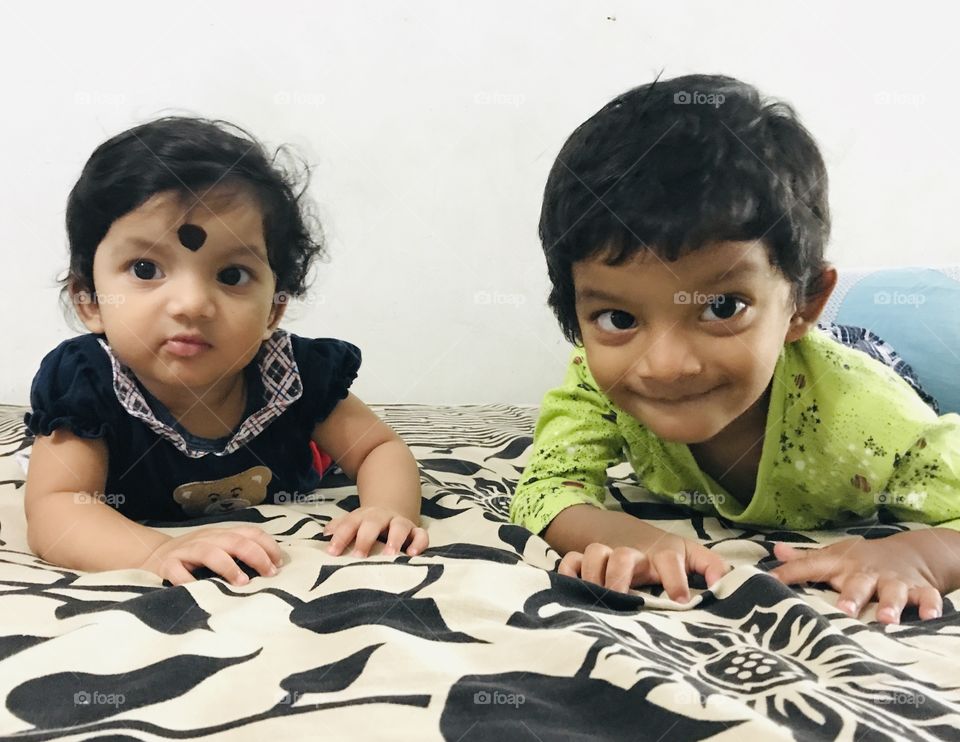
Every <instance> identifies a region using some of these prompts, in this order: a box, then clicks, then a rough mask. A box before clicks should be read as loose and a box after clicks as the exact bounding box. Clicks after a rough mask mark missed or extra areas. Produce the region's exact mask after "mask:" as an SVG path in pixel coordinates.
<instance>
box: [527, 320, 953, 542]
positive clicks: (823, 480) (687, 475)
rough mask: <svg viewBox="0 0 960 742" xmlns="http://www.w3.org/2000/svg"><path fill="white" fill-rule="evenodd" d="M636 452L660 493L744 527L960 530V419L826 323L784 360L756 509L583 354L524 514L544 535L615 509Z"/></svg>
mask: <svg viewBox="0 0 960 742" xmlns="http://www.w3.org/2000/svg"><path fill="white" fill-rule="evenodd" d="M623 461H629V462H630V464H631V466H632V467H633V470H634V471H635V472H636V475H637V479H638V480H639V483H640V485H641V486H642V487H643V488H645V489H647V490H648V491H649V492H651V493H653V494H654V495H658V496H660V497H663V498H665V499H667V500H671V501H673V502H675V503H678V504H683V505H687V506H689V507H692V508H693V509H695V510H699V511H700V512H703V513H706V514H709V515H719V516H721V517H723V518H726V519H727V520H729V521H732V522H734V523H743V524H751V525H754V526H759V527H770V528H788V529H792V530H804V529H820V528H830V527H838V526H842V525H845V524H849V523H853V522H856V521H860V520H863V519H865V518H871V517H873V516H875V515H876V513H877V511H878V510H880V509H885V510H887V511H889V512H890V513H891V514H892V515H893V517H894V518H896V519H897V520H901V521H911V522H920V523H930V524H940V525H945V526H948V527H951V528H957V529H960V415H956V414H949V415H943V416H941V417H937V415H936V413H934V412H933V411H932V410H931V409H930V408H929V407H927V405H926V404H924V402H923V401H922V400H921V399H920V398H919V397H918V396H917V394H916V393H915V392H914V391H913V389H911V388H910V386H909V385H908V384H907V383H906V382H905V381H903V379H901V378H900V377H899V376H898V375H897V374H896V373H894V372H893V371H892V370H890V369H889V368H887V367H886V366H884V365H883V364H882V363H880V362H878V361H875V360H874V359H872V358H870V357H869V356H867V355H866V354H864V353H862V352H860V351H857V350H853V349H850V348H847V347H845V346H842V345H840V344H839V343H837V342H835V341H834V340H832V339H830V338H829V337H827V336H826V335H824V334H823V333H822V332H820V331H819V330H812V331H811V332H809V333H807V335H806V336H804V337H803V338H802V339H800V340H798V341H796V342H794V343H790V344H787V345H785V346H784V349H783V351H782V352H781V354H780V358H779V359H778V361H777V365H776V369H775V371H774V374H773V380H772V382H771V390H770V403H769V409H768V412H767V423H766V434H765V436H764V440H763V452H762V455H761V458H760V465H759V469H758V471H757V484H756V490H755V492H754V495H753V497H752V498H751V499H750V501H749V502H748V503H747V504H746V505H744V504H743V503H741V502H740V501H739V500H737V498H735V497H733V496H732V495H730V494H729V493H728V492H727V491H726V490H724V488H723V487H722V486H720V485H719V484H717V483H716V482H715V481H714V480H713V479H712V478H711V477H710V476H709V475H708V474H706V473H705V472H703V471H701V469H700V467H699V466H698V465H697V462H696V460H695V459H694V457H693V454H692V453H691V452H690V449H689V448H688V447H687V445H686V444H684V443H671V442H668V441H664V440H661V439H660V438H658V437H657V436H655V435H654V434H653V433H651V432H650V431H649V430H647V429H646V428H645V427H644V426H643V425H642V424H641V423H640V422H638V421H637V420H636V419H635V418H633V417H631V416H630V415H629V414H627V413H626V412H624V411H623V410H621V409H619V408H618V407H616V406H615V405H614V404H613V403H612V402H611V401H610V400H609V399H608V398H607V397H606V395H604V394H603V393H602V392H601V391H600V390H599V386H598V385H597V382H596V381H595V380H594V378H593V376H592V375H591V373H590V370H589V369H588V368H587V362H586V356H585V354H584V351H583V349H582V348H579V349H577V350H576V351H575V352H574V355H573V361H572V363H571V364H570V367H569V369H568V370H567V376H566V379H565V380H564V383H563V385H562V386H560V387H558V388H556V389H554V390H552V391H550V392H548V393H547V395H546V397H545V398H544V401H543V405H542V407H541V411H540V419H539V420H538V422H537V428H536V432H535V435H534V447H533V453H532V454H531V457H530V461H529V463H528V464H527V467H526V469H525V470H524V472H523V475H522V477H521V478H520V482H519V484H518V485H517V491H516V493H515V494H514V497H513V500H512V502H511V505H510V517H511V520H512V521H513V522H514V523H519V524H520V525H523V526H526V527H527V528H529V529H530V530H531V531H533V532H534V533H541V532H542V531H543V530H544V529H545V528H546V527H547V526H548V525H549V524H550V522H551V521H552V520H553V519H554V518H555V517H556V516H557V514H558V513H560V511H562V510H564V509H565V508H568V507H570V506H571V505H579V504H581V503H587V504H590V505H596V506H598V507H602V506H603V503H604V500H605V498H606V494H607V492H606V481H607V469H608V468H609V467H611V466H613V465H615V464H619V463H622V462H623ZM950 521H952V522H950Z"/></svg>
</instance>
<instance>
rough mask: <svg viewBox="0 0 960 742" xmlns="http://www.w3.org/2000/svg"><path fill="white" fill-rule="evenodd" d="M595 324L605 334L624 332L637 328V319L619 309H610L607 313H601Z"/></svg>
mask: <svg viewBox="0 0 960 742" xmlns="http://www.w3.org/2000/svg"><path fill="white" fill-rule="evenodd" d="M594 322H596V323H597V326H598V327H599V328H600V329H601V330H603V331H604V332H624V331H625V330H632V329H633V328H634V327H636V326H637V318H636V317H634V316H633V315H632V314H630V313H629V312H622V311H620V310H619V309H608V310H607V311H606V312H600V314H598V315H597V316H596V318H595V319H594Z"/></svg>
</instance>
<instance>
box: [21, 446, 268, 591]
mask: <svg viewBox="0 0 960 742" xmlns="http://www.w3.org/2000/svg"><path fill="white" fill-rule="evenodd" d="M107 456H108V452H107V446H106V444H105V443H104V441H103V440H101V439H92V440H91V439H86V438H80V437H78V436H76V435H74V434H73V433H70V432H68V431H66V430H62V429H61V430H55V431H54V432H53V434H52V435H49V436H38V437H37V439H36V441H35V442H34V444H33V450H32V452H31V454H30V467H29V470H28V472H27V485H26V496H25V500H24V508H25V510H26V516H27V543H28V544H29V546H30V548H31V549H32V550H33V551H34V553H36V554H37V555H38V556H39V557H41V558H42V559H44V560H45V561H47V562H50V563H52V564H57V565H60V566H63V567H67V568H69V569H76V570H82V571H87V572H99V571H105V570H111V569H129V568H139V569H148V570H150V571H152V572H154V573H156V574H158V575H160V576H161V577H164V578H165V579H168V580H170V581H171V582H173V583H174V584H180V583H183V582H190V581H192V580H193V577H192V575H190V571H189V570H190V569H193V568H195V567H198V566H201V565H203V566H207V567H209V568H210V569H211V570H213V571H214V572H216V573H218V574H220V575H222V576H224V577H226V578H227V579H229V580H231V581H232V582H234V583H235V584H242V583H244V582H246V581H248V580H247V578H246V575H245V574H244V573H243V571H242V570H241V569H240V568H239V567H238V566H237V564H236V563H235V562H234V560H233V558H234V557H236V558H239V559H242V560H243V561H244V562H246V563H247V564H249V565H250V566H251V567H253V568H254V569H257V570H258V571H259V572H260V573H261V574H270V567H271V566H272V564H273V563H278V562H279V560H280V551H279V548H278V547H277V544H276V542H275V541H274V540H273V539H272V538H270V537H269V536H268V535H267V534H265V533H264V532H263V531H261V530H260V529H253V528H249V527H242V528H231V529H222V528H206V529H199V530H195V531H192V532H191V533H189V534H186V535H184V536H179V537H176V538H173V537H171V536H167V535H165V534H163V533H160V532H159V531H156V530H154V529H152V528H148V527H146V526H142V525H140V524H139V523H135V522H134V521H132V520H130V519H129V518H126V517H125V516H123V515H121V514H120V513H119V512H117V511H116V510H114V508H112V507H111V506H110V505H108V504H107V503H106V502H104V493H103V488H104V485H105V484H106V479H107ZM120 494H121V493H107V496H114V497H115V496H118V495H120Z"/></svg>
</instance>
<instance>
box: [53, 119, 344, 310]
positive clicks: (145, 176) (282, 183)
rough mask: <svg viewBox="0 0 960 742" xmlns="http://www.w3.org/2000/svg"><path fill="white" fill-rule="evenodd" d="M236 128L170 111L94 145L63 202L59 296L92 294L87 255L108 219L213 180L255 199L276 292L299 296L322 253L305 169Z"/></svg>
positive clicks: (195, 191) (194, 191)
mask: <svg viewBox="0 0 960 742" xmlns="http://www.w3.org/2000/svg"><path fill="white" fill-rule="evenodd" d="M283 153H285V150H284V149H283V148H280V149H278V150H277V151H276V152H275V153H274V155H273V156H272V157H271V156H269V155H268V154H267V151H266V149H265V148H264V146H263V145H262V144H261V143H260V142H258V141H257V140H256V139H255V138H254V137H252V136H251V135H250V134H248V133H247V132H245V131H244V130H243V129H241V128H239V127H237V126H234V125H233V124H230V123H228V122H225V121H212V120H207V119H202V118H194V117H187V116H169V117H165V118H160V119H156V120H154V121H150V122H148V123H145V124H142V125H140V126H136V127H134V128H132V129H128V130H127V131H124V132H122V133H120V134H117V135H116V136H114V137H112V138H111V139H108V140H107V141H106V142H104V143H103V144H101V145H100V146H99V147H97V148H96V149H95V150H94V152H93V154H92V155H91V156H90V159H89V160H87V163H86V165H84V168H83V172H82V173H81V174H80V178H79V180H78V181H77V182H76V184H75V185H74V187H73V190H71V191H70V196H69V199H68V200H67V236H68V239H69V243H70V268H69V271H68V274H67V276H66V278H65V279H64V280H63V282H62V288H63V292H64V294H66V293H67V292H71V291H72V292H78V291H84V292H89V293H90V294H91V295H92V296H94V297H95V296H96V294H95V286H94V284H93V256H94V254H95V253H96V251H97V246H98V245H99V244H100V241H101V240H102V239H103V237H104V235H106V233H107V231H108V230H109V229H110V225H111V224H113V222H114V221H116V220H117V219H119V218H120V217H122V216H123V215H124V214H127V213H129V212H131V211H133V210H134V209H136V208H138V207H139V206H142V205H143V204H144V203H145V202H146V201H147V200H148V199H150V198H151V197H152V196H154V195H156V194H158V193H161V192H164V191H173V192H178V193H180V194H181V195H182V196H183V197H184V199H185V201H186V202H189V201H190V200H192V199H196V198H200V197H201V196H202V194H203V193H204V192H205V191H208V190H209V189H211V188H212V187H214V186H217V187H219V186H224V187H239V188H241V189H244V190H248V191H249V192H250V193H252V194H253V195H254V196H255V197H256V198H257V200H258V202H259V204H260V207H261V209H262V211H263V234H264V239H265V241H266V247H267V256H268V258H269V260H270V268H271V269H272V270H273V272H274V274H275V275H276V280H277V285H276V291H277V293H278V294H282V295H289V296H294V297H296V296H301V295H302V294H303V293H304V292H305V291H306V288H307V287H306V278H307V272H308V271H309V269H310V265H311V263H312V262H313V260H314V259H315V258H317V257H324V256H325V254H326V253H325V247H324V243H323V234H322V230H321V228H320V224H319V221H318V220H317V219H316V217H315V216H313V215H312V213H311V209H310V204H309V202H308V200H307V199H306V198H305V197H304V194H305V191H306V188H307V183H308V180H309V168H308V167H306V166H305V165H304V166H303V167H302V168H289V169H285V168H284V167H282V166H281V165H280V164H278V156H279V155H281V154H283Z"/></svg>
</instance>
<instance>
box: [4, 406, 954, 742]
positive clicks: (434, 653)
mask: <svg viewBox="0 0 960 742" xmlns="http://www.w3.org/2000/svg"><path fill="white" fill-rule="evenodd" d="M378 411H379V412H380V413H381V414H382V415H383V417H384V418H385V419H386V420H387V421H388V422H389V423H390V424H391V425H392V426H394V427H395V428H396V429H397V430H398V431H399V432H400V433H401V435H402V436H403V437H404V438H405V439H406V440H407V442H408V443H409V444H410V446H411V448H412V450H413V452H414V454H415V455H416V456H417V459H418V460H419V462H420V466H421V470H422V476H423V484H424V488H423V491H424V503H423V514H424V518H425V521H426V523H427V524H428V526H429V530H430V535H431V545H430V548H429V549H428V550H427V551H426V552H425V553H424V554H423V555H421V556H417V557H414V558H411V557H407V556H400V557H394V558H386V557H382V556H378V555H377V554H376V553H375V554H374V555H373V556H371V557H370V558H368V559H364V560H357V559H353V558H351V557H331V556H329V555H328V554H327V553H326V551H325V545H326V539H325V538H324V537H323V534H322V531H323V525H324V524H325V523H326V522H327V521H328V520H329V519H330V518H331V517H335V516H337V515H338V514H341V513H342V512H343V511H344V510H349V509H351V508H353V507H355V506H356V505H357V498H356V491H355V489H354V488H352V487H351V486H350V484H349V482H347V481H346V480H345V479H343V478H342V476H338V475H336V474H334V475H333V476H331V477H328V478H326V479H325V481H324V487H323V488H321V489H320V490H318V491H317V492H315V493H313V494H312V495H311V496H310V497H309V498H304V499H302V500H300V501H297V502H291V503H290V504H285V505H283V506H279V505H268V506H261V507H257V508H251V509H247V510H243V511H237V512H235V513H228V514H225V515H223V516H217V517H208V518H204V519H202V520H201V521H200V522H202V523H205V524H211V523H214V524H216V523H224V524H225V523H229V522H235V521H237V520H243V521H246V522H248V523H254V524H257V525H259V526H260V527H262V528H264V529H265V530H266V531H268V532H269V533H271V534H272V535H274V536H275V537H276V538H277V539H278V541H279V542H280V543H281V546H282V549H283V551H284V554H285V566H284V567H283V568H282V570H281V572H280V574H279V575H277V576H276V577H273V578H259V577H257V578H255V579H253V580H251V582H250V583H249V584H247V585H246V586H244V587H241V588H236V587H232V586H230V585H228V584H226V583H225V582H224V581H223V580H221V579H218V578H212V577H207V578H205V579H200V580H198V581H197V582H195V583H193V584H191V585H189V586H183V587H163V586H162V585H161V583H160V580H159V578H157V577H155V576H153V575H151V574H149V573H147V572H144V571H138V570H126V571H114V572H107V573H100V574H83V573H77V572H73V571H71V570H68V569H62V568H59V567H54V566H52V565H50V564H46V563H44V562H43V561H42V560H40V559H38V558H37V557H35V556H34V555H32V554H31V553H30V551H29V549H28V547H27V543H26V538H25V522H24V516H23V481H22V480H23V474H22V469H21V467H20V465H19V464H18V458H19V457H21V456H22V455H23V453H24V451H25V449H26V448H27V446H28V445H29V442H30V441H29V439H28V438H26V437H25V435H24V431H23V427H22V423H21V419H22V415H23V412H24V409H23V408H18V407H3V408H0V462H2V463H0V467H2V469H0V548H2V555H0V559H2V567H0V617H2V618H0V694H2V697H3V698H4V704H3V711H2V723H0V735H4V736H10V737H15V738H17V739H28V740H47V739H76V740H80V739H90V738H92V737H95V738H98V739H103V738H111V739H128V738H135V739H148V740H167V739H230V740H245V739H250V740H265V739H277V740H279V739H320V738H327V739H330V738H332V739H346V738H350V739H357V740H367V739H413V740H432V739H447V740H464V741H465V742H470V741H473V740H488V739H491V740H498V742H502V741H503V740H506V739H509V740H514V739H517V740H526V739H529V740H555V739H572V740H575V739H584V740H586V739H590V740H595V739H611V740H613V739H617V740H623V739H653V740H672V739H676V740H690V739H705V738H713V737H716V738H718V739H723V738H727V739H739V740H742V739H761V738H762V739H835V738H841V739H849V740H861V739H871V740H873V739H884V738H892V739H918V740H927V739H951V738H952V739H957V736H958V728H960V672H958V668H960V619H958V616H957V612H956V607H955V606H956V602H957V600H958V598H960V595H958V593H953V594H951V595H948V596H946V599H945V602H944V613H943V616H942V617H941V618H939V619H937V620H933V621H926V622H923V623H921V622H919V621H918V620H917V616H916V611H915V610H913V611H912V612H909V611H908V612H907V614H906V615H905V617H904V621H903V623H902V625H900V626H896V627H884V626H882V625H880V624H879V623H876V622H874V621H873V615H872V608H871V609H868V610H867V611H866V613H865V614H864V616H863V617H862V619H861V620H855V619H851V618H848V617H847V616H845V615H844V614H842V613H840V612H839V611H837V610H836V609H835V606H834V603H835V598H836V595H835V594H834V593H833V592H831V591H830V590H829V589H818V587H817V586H811V587H808V588H804V589H798V590H795V589H791V588H788V587H785V586H783V585H781V584H780V583H778V582H777V581H776V580H774V579H773V578H771V577H769V576H768V575H767V574H766V570H767V569H769V567H770V566H771V564H775V562H774V561H773V558H772V556H771V554H772V546H773V542H774V541H776V540H783V541H790V542H794V543H797V544H801V545H802V544H813V543H821V544H822V543H828V542H830V541H832V540H835V539H838V538H843V537H845V536H846V535H847V533H863V532H865V528H859V529H857V528H854V529H850V530H849V531H848V532H847V533H837V532H831V533H803V534H800V533H790V532H780V533H768V534H762V533H758V532H754V531H748V530H742V529H740V528H734V527H731V524H729V523H724V522H720V521H718V520H716V519H712V518H705V517H702V516H698V515H692V514H691V511H687V510H685V509H683V508H680V507H678V506H674V505H664V504H660V503H657V502H655V501H654V500H653V499H652V498H647V499H643V497H642V495H640V494H639V493H635V495H634V496H635V497H639V498H640V500H641V501H640V502H639V503H636V504H632V503H627V502H626V501H625V499H624V493H626V492H627V491H628V490H629V489H630V488H632V487H635V485H634V484H633V483H632V482H633V480H632V479H631V476H630V473H629V471H627V470H625V469H624V468H623V467H620V468H618V469H614V470H611V475H610V498H611V504H613V505H615V506H623V507H624V508H625V509H627V510H629V511H630V512H632V513H634V514H636V515H638V516H641V517H643V518H648V519H650V520H652V521H654V522H656V523H657V524H658V525H660V526H661V527H664V528H669V529H671V530H675V531H677V532H679V533H683V534H686V535H690V536H692V537H696V538H700V539H702V540H703V541H704V542H706V543H708V544H709V545H710V546H711V547H712V548H714V549H716V550H717V551H719V552H721V553H722V554H723V555H724V556H725V557H727V558H728V559H729V560H731V561H732V562H733V563H734V564H735V565H736V567H735V569H734V570H733V571H732V572H730V573H729V574H728V575H727V576H725V577H724V578H723V579H722V580H721V581H720V583H719V584H718V585H717V586H715V588H714V589H713V590H712V591H706V590H703V589H697V590H695V594H696V597H695V598H694V600H693V601H692V603H691V604H689V605H678V604H675V603H673V602H672V601H670V600H669V599H668V598H667V597H666V596H665V595H663V594H662V593H661V591H660V590H658V589H644V590H642V591H635V592H634V593H633V594H631V595H624V594H616V593H609V592H604V591H603V590H601V589H600V588H598V587H596V586H593V585H590V584H587V583H584V582H581V581H579V580H574V579H570V578H567V577H562V576H559V575H557V573H556V572H555V571H553V570H554V568H555V566H556V564H557V562H558V556H557V554H556V553H555V552H554V551H552V550H551V549H550V548H549V547H548V545H547V544H546V543H545V542H544V541H543V540H542V539H541V538H539V537H538V536H536V535H533V534H531V533H530V532H528V531H526V530H524V529H522V528H519V527H517V526H514V525H511V524H510V523H509V522H508V521H507V518H506V513H507V507H508V502H509V496H510V493H511V491H512V489H513V487H514V485H515V483H516V480H517V478H518V476H519V472H520V470H521V468H522V465H523V462H524V461H525V457H526V455H527V452H528V449H529V446H530V443H531V434H532V430H533V423H534V419H535V415H536V410H535V408H533V407H518V406H507V405H484V406H446V407H444V406H430V407H425V406H411V405H392V406H383V407H379V408H378ZM903 527H905V526H901V525H881V526H875V527H874V529H873V531H872V532H873V533H875V534H877V535H879V534H887V533H891V532H893V531H895V530H896V529H899V528H903ZM172 532H174V531H172ZM698 587H699V588H702V587H703V585H702V584H700V585H699V586H698Z"/></svg>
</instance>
